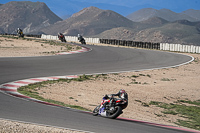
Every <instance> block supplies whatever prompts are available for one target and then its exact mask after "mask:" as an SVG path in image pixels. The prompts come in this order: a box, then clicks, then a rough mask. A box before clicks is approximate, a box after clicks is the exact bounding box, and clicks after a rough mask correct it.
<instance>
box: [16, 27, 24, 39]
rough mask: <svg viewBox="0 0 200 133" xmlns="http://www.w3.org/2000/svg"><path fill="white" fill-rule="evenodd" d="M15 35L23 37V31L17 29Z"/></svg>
mask: <svg viewBox="0 0 200 133" xmlns="http://www.w3.org/2000/svg"><path fill="white" fill-rule="evenodd" d="M17 35H18V37H24V33H23V31H22V30H21V29H19V30H18V31H17Z"/></svg>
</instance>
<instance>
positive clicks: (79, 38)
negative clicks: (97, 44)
mask: <svg viewBox="0 0 200 133" xmlns="http://www.w3.org/2000/svg"><path fill="white" fill-rule="evenodd" d="M78 40H79V42H81V41H82V40H83V37H82V36H81V35H80V34H78Z"/></svg>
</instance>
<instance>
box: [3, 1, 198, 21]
mask: <svg viewBox="0 0 200 133" xmlns="http://www.w3.org/2000/svg"><path fill="white" fill-rule="evenodd" d="M10 1H13V0H0V3H1V4H5V3H8V2H10ZM15 1H27V0H15ZM28 1H32V2H37V1H39V2H44V3H46V4H47V6H48V7H49V8H50V9H51V10H52V11H53V12H54V13H55V14H57V15H58V16H60V17H63V16H65V15H66V16H67V15H69V16H70V15H72V14H73V13H76V12H78V11H80V10H82V9H83V8H85V7H89V6H95V7H98V8H100V9H104V10H113V11H115V12H117V13H119V14H121V15H123V16H127V15H129V14H131V13H133V12H135V11H137V10H139V9H142V8H154V9H158V10H159V9H163V8H166V9H170V10H172V11H174V12H177V13H180V12H182V11H185V10H187V9H195V10H200V0H28Z"/></svg>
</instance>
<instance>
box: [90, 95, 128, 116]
mask: <svg viewBox="0 0 200 133" xmlns="http://www.w3.org/2000/svg"><path fill="white" fill-rule="evenodd" d="M110 97H111V98H110V99H108V100H107V99H106V98H105V97H103V99H102V102H101V104H100V105H98V106H97V107H96V108H95V109H94V110H93V115H94V116H97V115H100V116H103V117H107V118H111V119H115V118H117V117H118V116H119V115H121V114H122V113H123V111H122V110H123V109H125V108H126V107H127V105H128V101H127V100H126V99H117V98H114V96H113V95H111V96H110Z"/></svg>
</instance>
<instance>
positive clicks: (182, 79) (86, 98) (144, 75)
mask: <svg viewBox="0 0 200 133" xmlns="http://www.w3.org/2000/svg"><path fill="white" fill-rule="evenodd" d="M0 39H1V40H3V39H2V38H0ZM9 40H10V39H9ZM5 43H6V44H7V46H8V45H9V44H8V43H12V44H13V45H14V46H16V47H17V46H19V47H21V45H22V44H24V45H25V44H26V43H27V41H26V40H13V42H12V41H6V40H3V41H1V43H0V46H2V44H4V45H5ZM29 43H31V44H29V46H30V45H31V47H32V48H31V49H32V50H33V51H37V50H38V53H41V51H40V52H39V48H38V47H40V46H41V43H39V46H38V47H35V49H34V46H35V44H37V42H29ZM27 47H28V46H27ZM3 49H4V50H5V49H6V48H3ZM1 50H2V49H1V47H0V51H1ZM8 51H10V52H9V53H10V54H11V55H10V57H12V56H13V55H12V53H14V51H18V52H17V53H20V50H19V49H11V48H8ZM22 51H23V52H24V50H22ZM15 53H16V52H15ZM25 55H27V56H29V53H26V54H24V56H25ZM187 55H190V56H193V57H194V58H195V60H194V61H193V62H191V63H189V64H186V65H183V66H180V67H176V68H168V69H159V70H146V71H139V72H127V73H120V74H108V75H97V77H98V78H93V79H92V80H86V81H83V82H76V81H72V82H70V83H65V82H63V83H59V84H57V83H56V84H50V85H46V86H45V87H43V88H40V89H38V92H39V94H40V95H41V96H42V97H44V98H47V99H53V100H57V101H61V102H64V103H66V104H72V105H78V106H82V107H85V108H87V109H90V110H93V109H94V108H95V106H96V105H98V104H100V102H101V99H102V97H103V96H104V95H105V94H110V93H117V92H118V91H119V90H120V89H122V88H123V89H125V90H126V91H127V93H128V95H129V105H128V107H127V108H126V109H125V110H124V111H123V112H124V113H123V114H122V115H121V117H125V118H132V119H137V120H143V121H148V122H155V123H160V124H167V125H174V126H178V125H176V124H174V122H176V121H177V119H183V118H182V117H180V116H179V115H171V114H163V113H161V112H162V111H163V109H162V108H159V107H156V106H153V105H149V102H151V101H158V102H165V103H174V102H177V100H191V101H195V100H199V99H200V89H199V81H200V61H199V59H200V55H199V54H187ZM0 56H1V57H2V56H4V55H2V52H0ZM15 56H19V55H17V54H15Z"/></svg>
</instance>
